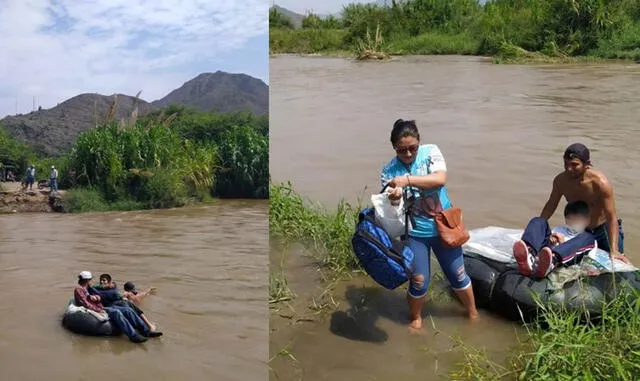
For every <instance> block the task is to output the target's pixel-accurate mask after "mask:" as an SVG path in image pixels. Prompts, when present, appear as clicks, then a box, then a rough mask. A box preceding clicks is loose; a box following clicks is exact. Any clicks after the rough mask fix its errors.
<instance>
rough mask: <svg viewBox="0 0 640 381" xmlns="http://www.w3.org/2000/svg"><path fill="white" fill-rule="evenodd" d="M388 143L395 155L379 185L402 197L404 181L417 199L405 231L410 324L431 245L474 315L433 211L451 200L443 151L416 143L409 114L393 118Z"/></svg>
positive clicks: (421, 296)
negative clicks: (409, 254) (406, 117)
mask: <svg viewBox="0 0 640 381" xmlns="http://www.w3.org/2000/svg"><path fill="white" fill-rule="evenodd" d="M391 144H392V145H393V149H394V150H395V151H396V156H395V157H394V158H393V159H392V160H391V161H390V162H389V163H388V164H387V165H385V166H384V168H383V169H382V174H381V180H382V185H383V186H384V185H387V184H389V186H390V187H392V188H395V189H394V190H393V191H392V193H391V194H390V195H389V198H390V199H391V200H398V199H400V198H402V191H403V188H405V187H409V189H410V190H411V192H412V193H413V194H414V195H415V196H416V198H417V200H416V202H417V205H418V207H417V208H416V209H417V210H416V211H415V212H416V213H415V214H416V215H415V226H413V229H412V230H411V232H410V233H409V237H408V244H409V246H410V248H411V249H412V250H413V252H414V254H415V257H414V260H413V264H412V269H411V270H412V274H411V278H410V282H409V290H408V293H407V301H408V303H409V313H410V323H409V327H410V328H412V329H416V330H417V329H420V328H422V316H421V314H422V307H423V306H424V302H425V298H426V294H427V291H428V289H429V282H430V275H431V270H430V267H431V255H430V251H431V250H433V252H434V253H435V255H436V258H437V259H438V262H439V263H440V267H441V268H442V271H443V272H444V274H445V276H446V277H447V279H448V280H449V283H451V286H452V287H453V290H454V291H455V293H456V295H457V296H458V298H459V299H460V301H461V302H462V304H463V305H464V307H465V308H466V309H467V314H468V316H469V318H470V319H476V318H477V317H478V311H477V310H476V305H475V299H474V295H473V288H472V287H471V279H470V278H469V276H468V275H467V273H466V271H465V268H464V258H463V255H462V248H461V247H457V248H450V247H447V246H446V245H444V244H443V242H442V240H441V239H440V236H439V233H438V230H437V227H436V223H435V220H434V218H433V217H432V216H434V215H436V214H437V213H439V212H441V211H442V210H445V209H449V208H451V206H452V205H451V201H450V200H449V195H448V193H447V188H446V186H445V184H446V182H447V166H446V164H445V161H444V157H443V156H442V153H441V152H440V149H439V148H438V146H437V145H435V144H420V133H419V131H418V128H417V126H416V123H415V121H413V120H402V119H398V120H397V121H396V122H395V123H394V125H393V129H392V130H391Z"/></svg>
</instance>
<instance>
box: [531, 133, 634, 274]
mask: <svg viewBox="0 0 640 381" xmlns="http://www.w3.org/2000/svg"><path fill="white" fill-rule="evenodd" d="M563 159H564V172H562V173H560V174H558V175H557V176H556V177H555V178H554V179H553V187H552V189H551V194H550V195H549V199H548V200H547V203H546V204H545V205H544V208H543V209H542V212H541V213H540V217H542V218H544V219H545V220H549V219H550V218H551V216H553V213H555V211H556V209H557V208H558V203H559V202H560V199H561V198H562V197H564V198H565V199H566V200H567V202H575V201H584V202H586V203H587V204H588V205H589V208H590V209H591V223H590V224H589V227H588V228H587V229H586V231H587V232H589V233H591V234H593V235H594V236H595V238H596V241H597V243H598V248H600V249H602V250H604V251H607V252H609V253H610V254H611V257H612V258H616V259H619V260H621V261H623V262H625V263H629V261H628V259H627V258H626V257H625V256H624V255H623V253H624V233H623V231H622V220H620V219H618V215H617V213H616V205H615V200H614V197H613V187H612V186H611V183H609V180H608V179H607V178H606V176H605V175H604V174H603V173H602V172H600V171H598V170H596V169H594V168H593V165H592V164H591V154H590V152H589V149H588V148H587V147H586V146H585V145H584V144H580V143H574V144H571V145H570V146H569V147H567V149H566V150H565V151H564V155H563Z"/></svg>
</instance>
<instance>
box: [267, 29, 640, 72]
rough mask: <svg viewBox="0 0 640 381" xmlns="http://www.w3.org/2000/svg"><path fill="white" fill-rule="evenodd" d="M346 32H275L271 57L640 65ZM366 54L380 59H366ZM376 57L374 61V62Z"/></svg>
mask: <svg viewBox="0 0 640 381" xmlns="http://www.w3.org/2000/svg"><path fill="white" fill-rule="evenodd" d="M347 35H348V34H347V31H346V30H331V29H298V30H294V29H291V30H287V29H271V30H270V31H269V41H270V43H269V53H270V55H271V56H278V55H300V56H324V57H336V58H347V59H356V60H378V58H379V57H383V56H384V57H386V58H392V57H399V56H431V55H463V56H464V55H467V56H478V57H485V58H487V59H488V60H491V61H493V62H494V63H496V64H516V65H517V64H578V63H595V62H621V61H625V62H637V63H640V48H638V49H634V50H619V51H615V50H614V51H611V50H607V51H598V52H593V53H591V54H587V55H578V56H571V55H567V54H563V53H561V52H559V51H548V52H546V53H545V52H537V51H528V50H525V49H523V48H521V47H519V46H517V45H512V44H508V43H503V44H501V45H500V46H499V47H498V49H497V51H495V52H494V53H488V52H485V51H483V48H482V44H483V42H482V40H481V39H479V38H477V37H475V36H473V35H471V34H469V33H458V34H445V33H438V32H432V33H425V34H421V35H419V36H415V37H407V38H401V39H391V40H389V41H388V42H378V43H376V42H375V41H371V42H369V43H367V44H364V45H362V46H359V45H350V44H349V43H347V42H346V41H345V39H346V37H347ZM365 51H368V52H378V53H379V55H366V54H364V52H365ZM372 57H373V58H372Z"/></svg>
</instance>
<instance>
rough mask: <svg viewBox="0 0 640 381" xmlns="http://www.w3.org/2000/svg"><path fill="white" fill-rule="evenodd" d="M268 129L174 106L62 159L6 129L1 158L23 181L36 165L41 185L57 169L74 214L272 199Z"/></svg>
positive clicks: (112, 128) (87, 137) (85, 142)
mask: <svg viewBox="0 0 640 381" xmlns="http://www.w3.org/2000/svg"><path fill="white" fill-rule="evenodd" d="M112 111H113V110H112ZM109 119H113V118H109ZM268 130H269V122H268V117H267V116H264V117H255V116H254V115H252V114H250V113H236V114H217V113H201V112H197V111H194V110H190V109H186V108H184V107H181V106H170V107H168V108H167V109H165V110H164V111H161V112H156V113H155V114H153V115H149V116H147V117H144V118H137V117H136V116H135V115H132V116H131V118H130V120H128V121H126V122H123V121H120V122H117V121H115V120H111V121H109V122H107V123H105V124H104V125H100V126H97V127H96V128H94V129H90V130H88V131H86V132H84V133H82V134H81V135H80V136H79V137H78V138H77V140H76V142H75V144H74V146H73V148H72V150H71V152H70V153H69V154H68V155H66V156H63V157H59V158H38V157H36V155H35V154H33V153H32V151H31V150H30V149H29V148H28V147H27V146H26V145H24V144H21V143H19V142H17V141H16V140H15V139H10V138H9V137H8V135H7V133H6V132H5V131H4V130H1V129H0V140H1V141H0V154H2V155H3V156H2V157H3V158H4V159H3V161H7V162H9V163H14V165H15V167H16V169H17V172H16V175H18V176H20V177H22V176H23V174H24V172H25V171H26V167H27V166H28V165H31V164H35V166H36V176H37V179H48V174H49V171H50V167H51V165H55V166H56V168H58V170H59V173H60V179H59V185H60V188H61V189H67V190H69V192H68V194H67V196H66V197H65V201H64V204H65V206H66V209H67V210H69V211H74V212H83V211H107V210H132V209H149V208H169V207H175V206H182V205H185V204H187V203H191V202H202V201H207V200H211V198H212V197H213V196H216V197H224V198H267V197H268V188H267V186H268V179H269V177H268V152H269V146H268Z"/></svg>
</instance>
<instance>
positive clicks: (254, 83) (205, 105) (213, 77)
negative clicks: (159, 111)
mask: <svg viewBox="0 0 640 381" xmlns="http://www.w3.org/2000/svg"><path fill="white" fill-rule="evenodd" d="M172 103H175V104H180V105H184V106H189V107H193V108H196V109H198V110H200V111H217V112H222V113H227V112H234V111H238V110H248V111H251V112H253V113H254V114H257V115H266V114H268V113H269V86H267V84H266V83H264V82H263V81H261V80H260V79H257V78H254V77H251V76H249V75H246V74H231V73H225V72H222V71H217V72H215V73H203V74H200V75H198V76H197V77H195V78H194V79H192V80H190V81H188V82H186V83H185V84H183V85H182V86H181V87H180V88H178V89H176V90H173V91H172V92H170V93H169V94H168V95H167V96H165V97H164V98H162V99H159V100H157V101H154V102H152V105H153V106H156V107H166V106H168V105H170V104H172Z"/></svg>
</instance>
